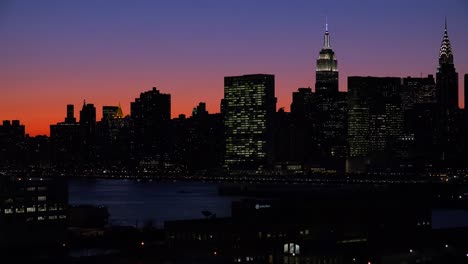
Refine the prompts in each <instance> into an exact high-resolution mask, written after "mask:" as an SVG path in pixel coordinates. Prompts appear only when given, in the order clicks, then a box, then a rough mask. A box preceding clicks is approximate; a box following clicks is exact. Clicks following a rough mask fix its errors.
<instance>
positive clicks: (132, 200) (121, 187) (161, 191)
mask: <svg viewBox="0 0 468 264" xmlns="http://www.w3.org/2000/svg"><path fill="white" fill-rule="evenodd" d="M219 185H220V184H219V183H216V182H195V181H137V180H115V179H72V180H70V181H69V203H70V205H82V204H89V205H96V206H106V207H107V208H108V210H109V214H110V224H112V225H131V226H135V225H138V226H139V227H141V226H142V225H143V224H144V223H145V222H147V221H148V220H152V221H154V223H155V224H156V226H158V227H162V226H163V223H164V221H168V220H183V219H195V218H203V217H204V216H203V214H202V211H210V212H212V213H214V214H216V216H217V217H228V216H230V215H231V202H232V201H236V200H240V199H242V198H243V197H241V196H222V195H219V194H218V187H219ZM457 226H468V212H467V211H464V210H453V209H436V210H433V211H432V227H433V228H436V229H438V228H444V227H457Z"/></svg>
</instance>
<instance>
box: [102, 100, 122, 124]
mask: <svg viewBox="0 0 468 264" xmlns="http://www.w3.org/2000/svg"><path fill="white" fill-rule="evenodd" d="M123 117H124V115H123V112H122V107H121V106H120V104H119V105H118V106H103V107H102V119H101V120H109V119H114V118H123Z"/></svg>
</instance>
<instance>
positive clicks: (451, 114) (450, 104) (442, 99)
mask: <svg viewBox="0 0 468 264" xmlns="http://www.w3.org/2000/svg"><path fill="white" fill-rule="evenodd" d="M453 58H454V56H453V51H452V46H451V44H450V40H449V37H448V32H447V21H446V22H445V30H444V37H443V39H442V43H441V45H440V50H439V67H438V68H437V74H436V85H437V93H438V102H439V110H438V121H437V122H438V128H437V130H438V136H437V137H438V141H439V143H438V145H439V159H440V160H443V161H445V160H447V161H448V160H453V159H457V158H458V157H457V151H456V149H457V145H458V144H457V142H458V141H459V138H458V134H459V131H458V130H459V129H458V124H457V123H458V122H459V120H458V118H459V116H460V113H459V107H458V73H457V72H456V69H455V65H454V59H453Z"/></svg>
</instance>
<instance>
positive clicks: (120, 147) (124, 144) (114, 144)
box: [96, 104, 131, 166]
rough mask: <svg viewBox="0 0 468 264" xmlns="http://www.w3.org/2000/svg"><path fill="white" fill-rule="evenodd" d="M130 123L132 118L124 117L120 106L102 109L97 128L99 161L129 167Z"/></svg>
mask: <svg viewBox="0 0 468 264" xmlns="http://www.w3.org/2000/svg"><path fill="white" fill-rule="evenodd" d="M130 123H131V120H130V116H127V117H125V116H124V114H123V112H122V107H121V106H120V104H119V105H118V106H103V107H102V119H101V121H100V122H98V123H97V126H96V138H97V142H96V145H97V148H98V149H97V152H98V153H97V155H98V157H99V159H98V160H99V161H101V162H102V163H104V164H107V165H117V166H122V165H128V162H129V159H130V135H131V133H130Z"/></svg>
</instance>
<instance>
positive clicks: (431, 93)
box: [401, 75, 437, 111]
mask: <svg viewBox="0 0 468 264" xmlns="http://www.w3.org/2000/svg"><path fill="white" fill-rule="evenodd" d="M401 100H402V102H401V104H402V107H403V109H404V110H405V111H407V110H411V109H413V108H414V105H415V104H434V103H436V102H437V89H436V84H435V80H434V76H433V75H428V76H427V77H421V78H416V77H406V78H403V88H402V92H401Z"/></svg>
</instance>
